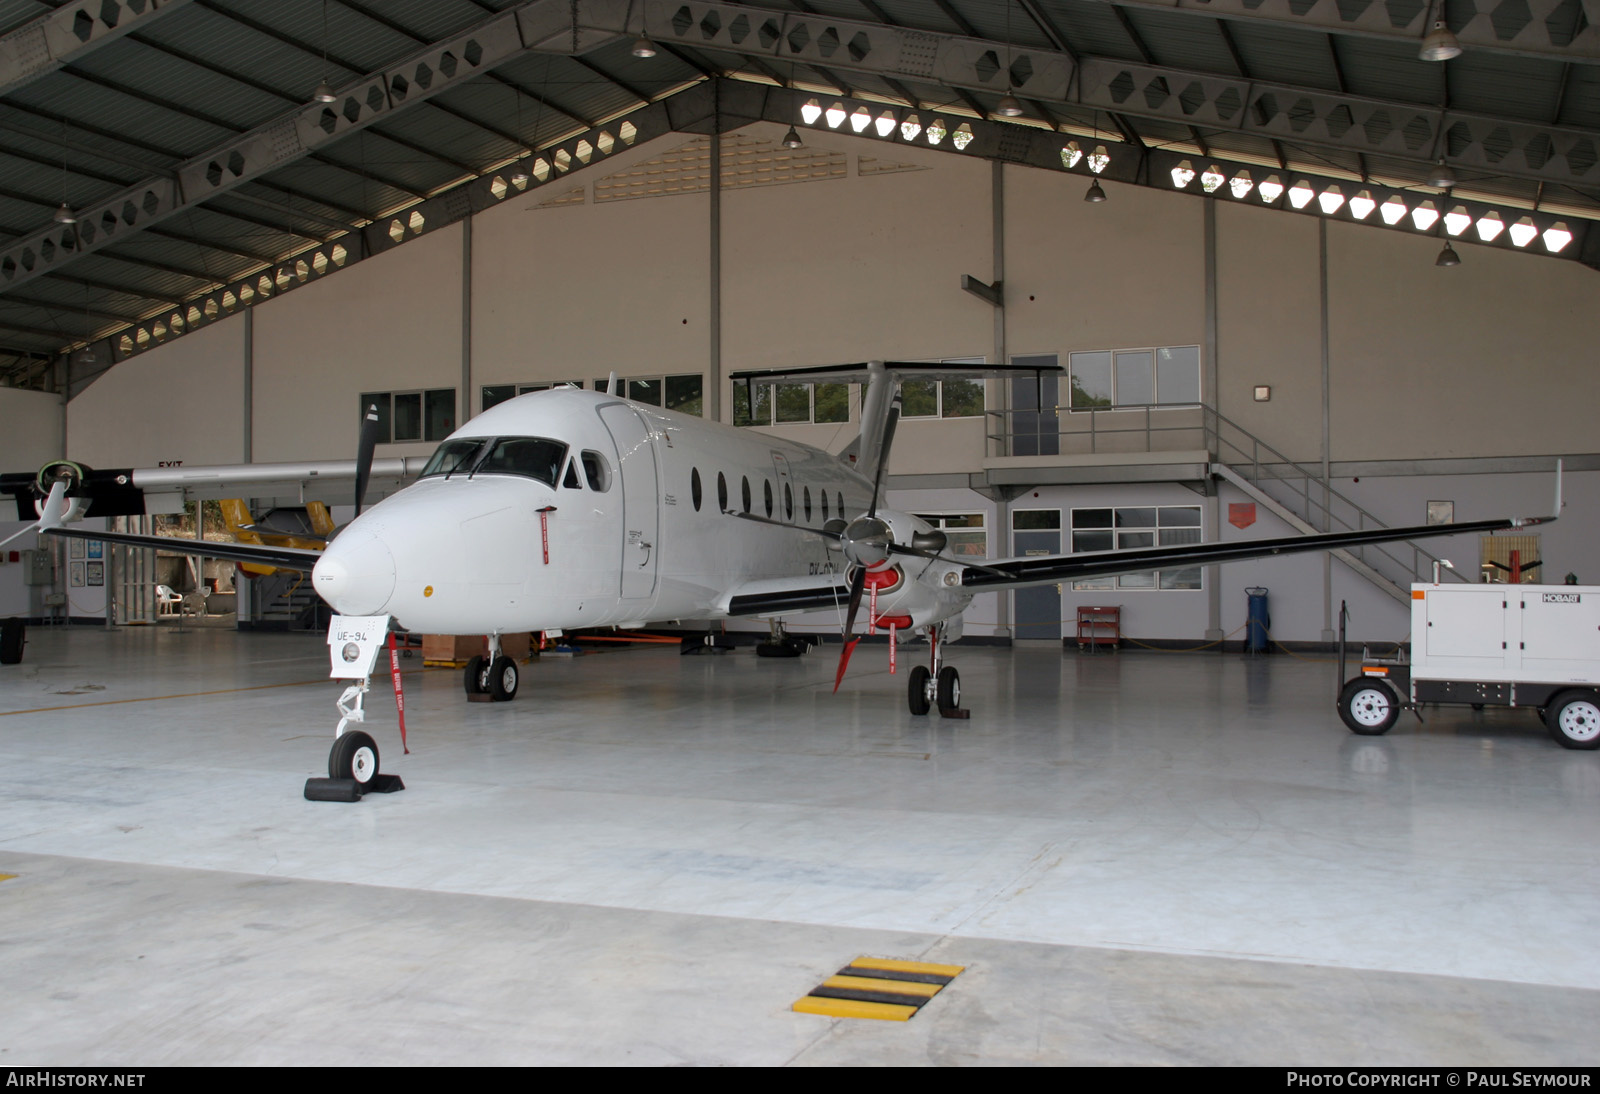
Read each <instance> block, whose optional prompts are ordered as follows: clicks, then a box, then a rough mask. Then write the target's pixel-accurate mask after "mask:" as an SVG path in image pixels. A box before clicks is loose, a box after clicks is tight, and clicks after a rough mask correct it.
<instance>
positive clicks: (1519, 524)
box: [1511, 460, 1566, 528]
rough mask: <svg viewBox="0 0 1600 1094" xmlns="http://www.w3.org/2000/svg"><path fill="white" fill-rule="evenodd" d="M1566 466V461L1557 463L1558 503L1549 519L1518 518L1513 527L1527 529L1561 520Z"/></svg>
mask: <svg viewBox="0 0 1600 1094" xmlns="http://www.w3.org/2000/svg"><path fill="white" fill-rule="evenodd" d="M1565 464H1566V461H1565V460H1557V461H1556V503H1555V508H1554V509H1553V510H1552V511H1551V513H1550V515H1549V516H1548V517H1517V518H1515V519H1514V520H1512V522H1511V527H1513V528H1527V527H1528V526H1530V525H1534V524H1549V523H1550V522H1551V521H1553V520H1559V519H1560V517H1561V506H1562V504H1563V503H1562V501H1561V471H1562V468H1563V467H1564V465H1565Z"/></svg>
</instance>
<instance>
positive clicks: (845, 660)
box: [833, 638, 861, 695]
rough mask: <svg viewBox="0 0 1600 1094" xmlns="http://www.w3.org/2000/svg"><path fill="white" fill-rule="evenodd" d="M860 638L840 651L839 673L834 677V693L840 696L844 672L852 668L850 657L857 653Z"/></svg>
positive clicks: (852, 640)
mask: <svg viewBox="0 0 1600 1094" xmlns="http://www.w3.org/2000/svg"><path fill="white" fill-rule="evenodd" d="M859 641H861V639H859V638H852V639H850V640H849V641H848V642H846V643H845V644H844V649H842V650H840V651H839V671H838V672H836V673H834V676H833V693H834V694H835V695H838V694H839V685H840V684H842V683H844V670H845V669H847V668H849V667H850V655H851V654H852V653H855V652H856V643H857V642H859Z"/></svg>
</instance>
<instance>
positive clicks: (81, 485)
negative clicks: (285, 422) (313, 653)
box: [0, 456, 427, 557]
mask: <svg viewBox="0 0 1600 1094" xmlns="http://www.w3.org/2000/svg"><path fill="white" fill-rule="evenodd" d="M426 462H427V460H426V457H418V456H411V457H391V458H389V459H381V460H374V461H373V462H372V475H371V480H370V482H369V484H368V488H367V496H368V497H369V498H376V497H380V496H382V495H384V494H386V493H390V492H392V491H393V490H395V489H398V488H399V486H400V485H402V483H403V482H404V481H405V480H406V479H409V478H415V477H416V475H417V474H418V473H419V472H420V471H421V470H422V467H423V464H425V463H426ZM356 465H357V461H355V460H328V461H324V462H320V463H244V464H216V465H210V466H178V467H128V468H115V469H110V470H107V469H101V468H91V467H87V466H85V465H83V464H80V463H75V462H73V461H71V460H54V461H52V462H50V463H48V464H45V466H44V467H42V468H41V469H39V470H38V471H36V472H35V471H27V472H20V473H4V474H0V494H9V495H10V496H11V498H12V501H13V502H14V503H15V504H16V512H17V516H16V518H15V519H17V520H30V521H31V520H33V519H34V516H35V512H34V505H35V502H36V501H38V500H42V499H43V498H44V497H45V496H46V495H47V494H48V493H49V492H50V486H51V484H52V483H54V482H55V481H57V480H58V479H59V480H61V481H64V482H66V484H67V497H68V498H71V499H79V500H82V501H83V502H85V503H86V507H85V508H84V509H83V510H82V512H81V513H80V514H78V515H80V516H83V517H122V516H143V515H145V514H149V513H176V512H182V510H183V503H184V502H186V501H195V500H197V499H215V498H239V497H245V498H263V499H266V498H272V499H279V500H282V501H285V502H290V503H295V502H300V503H303V502H305V501H308V500H317V501H326V502H333V503H335V504H340V503H343V504H348V503H349V501H350V499H351V489H352V483H353V482H354V480H355V477H356ZM218 557H220V556H218Z"/></svg>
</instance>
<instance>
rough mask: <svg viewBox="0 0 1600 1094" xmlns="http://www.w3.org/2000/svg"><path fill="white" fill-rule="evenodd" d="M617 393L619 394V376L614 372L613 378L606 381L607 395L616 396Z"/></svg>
mask: <svg viewBox="0 0 1600 1094" xmlns="http://www.w3.org/2000/svg"><path fill="white" fill-rule="evenodd" d="M616 393H617V374H616V372H614V371H613V372H612V373H611V377H610V378H609V379H608V380H606V394H607V395H615V394H616Z"/></svg>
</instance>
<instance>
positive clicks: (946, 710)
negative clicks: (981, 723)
mask: <svg viewBox="0 0 1600 1094" xmlns="http://www.w3.org/2000/svg"><path fill="white" fill-rule="evenodd" d="M939 717H941V718H971V717H972V711H970V710H966V709H964V708H962V707H940V708H939Z"/></svg>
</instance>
